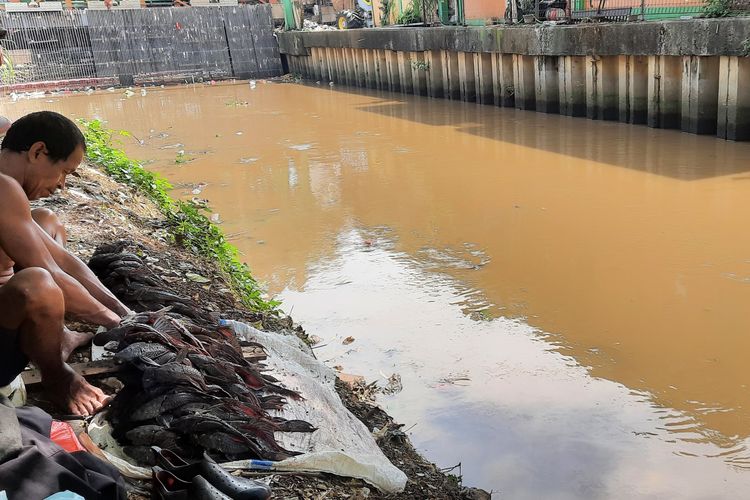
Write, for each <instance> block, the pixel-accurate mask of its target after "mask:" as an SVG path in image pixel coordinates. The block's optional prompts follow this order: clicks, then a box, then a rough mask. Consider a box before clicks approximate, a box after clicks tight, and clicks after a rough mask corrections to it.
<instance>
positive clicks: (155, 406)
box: [129, 391, 206, 422]
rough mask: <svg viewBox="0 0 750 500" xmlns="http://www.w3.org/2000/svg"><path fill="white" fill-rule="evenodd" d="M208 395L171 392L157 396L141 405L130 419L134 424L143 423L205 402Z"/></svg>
mask: <svg viewBox="0 0 750 500" xmlns="http://www.w3.org/2000/svg"><path fill="white" fill-rule="evenodd" d="M205 398H206V395H202V394H196V393H194V392H188V391H181V392H170V393H169V394H162V395H160V396H156V397H154V398H153V399H151V400H150V401H148V402H146V403H144V404H143V405H140V406H139V407H138V408H136V409H135V410H134V411H133V412H132V413H131V414H130V415H129V419H130V420H131V421H133V422H142V421H144V420H150V419H152V418H156V417H158V416H159V415H161V414H162V413H167V412H169V411H171V410H174V409H175V408H179V407H181V406H184V405H186V404H188V403H196V402H200V401H203V400H204V399H205Z"/></svg>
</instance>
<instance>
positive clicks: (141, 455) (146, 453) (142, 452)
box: [122, 446, 156, 466]
mask: <svg viewBox="0 0 750 500" xmlns="http://www.w3.org/2000/svg"><path fill="white" fill-rule="evenodd" d="M122 451H124V452H125V454H126V455H127V456H129V457H130V458H132V459H133V460H135V461H136V462H137V463H139V464H143V465H148V466H154V465H156V457H155V456H154V452H153V451H151V448H149V447H148V446H124V447H123V448H122Z"/></svg>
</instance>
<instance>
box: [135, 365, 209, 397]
mask: <svg viewBox="0 0 750 500" xmlns="http://www.w3.org/2000/svg"><path fill="white" fill-rule="evenodd" d="M141 383H142V384H143V388H144V389H145V390H146V392H155V391H159V392H161V391H163V390H164V387H167V388H169V387H177V386H188V387H193V388H195V389H196V390H198V391H202V392H206V391H207V390H208V388H207V387H206V381H205V380H204V378H203V375H202V374H201V372H199V371H198V370H196V369H195V368H193V367H192V366H188V365H184V364H182V363H178V362H176V361H173V362H171V363H165V364H163V365H160V366H149V367H148V368H146V369H144V370H143V378H142V379H141Z"/></svg>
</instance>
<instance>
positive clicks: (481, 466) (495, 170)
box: [2, 82, 750, 498]
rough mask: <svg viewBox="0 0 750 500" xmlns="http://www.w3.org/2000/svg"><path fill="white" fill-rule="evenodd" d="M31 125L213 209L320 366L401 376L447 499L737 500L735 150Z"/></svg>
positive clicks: (741, 155)
mask: <svg viewBox="0 0 750 500" xmlns="http://www.w3.org/2000/svg"><path fill="white" fill-rule="evenodd" d="M38 109H52V110H56V111H60V112H63V113H65V114H67V115H69V116H74V117H86V118H94V117H97V118H101V119H104V120H106V121H107V122H108V124H109V126H110V127H113V128H117V129H126V130H129V131H131V132H132V134H133V137H123V138H122V139H121V140H122V141H123V145H124V148H125V149H126V150H127V152H128V153H129V154H131V155H132V156H134V157H137V158H142V159H152V160H154V161H153V163H151V164H150V167H149V168H152V169H154V170H157V171H159V172H161V173H162V174H164V175H165V176H166V177H167V178H168V179H169V180H170V181H171V182H172V183H174V184H175V185H177V186H178V188H177V189H176V194H178V195H180V196H184V197H192V196H198V197H201V198H206V199H208V200H210V203H211V205H212V207H213V210H214V212H215V213H217V214H218V217H219V218H220V220H221V221H222V225H223V228H224V231H225V232H226V233H227V234H228V235H230V238H231V240H232V241H233V242H234V243H235V244H236V245H237V246H238V247H239V248H240V250H241V251H242V252H243V254H244V256H245V257H246V258H247V260H248V261H249V263H250V264H251V267H252V269H253V271H254V273H255V274H256V276H258V277H259V279H260V280H262V281H264V282H266V283H267V287H268V289H269V291H270V292H271V293H273V294H275V295H278V297H280V298H281V299H282V300H283V301H284V308H285V310H287V311H290V312H291V313H292V315H293V316H294V317H295V318H296V319H297V320H298V321H300V322H302V323H303V324H304V325H305V326H306V329H307V330H308V332H309V333H311V334H314V335H317V336H319V337H321V338H322V344H323V346H322V347H320V348H319V349H317V353H318V355H319V356H320V357H321V358H323V359H326V360H328V361H330V363H331V364H333V365H340V366H341V367H342V368H343V369H344V371H345V372H348V373H357V374H362V375H365V376H366V377H368V378H369V379H372V380H374V379H379V380H380V382H381V383H382V384H385V377H387V376H390V375H391V374H392V373H398V374H399V375H400V376H401V380H402V383H403V390H402V391H401V392H399V393H397V394H394V395H383V396H381V402H382V403H383V405H384V406H386V407H387V409H388V410H389V411H390V412H391V413H392V414H394V415H395V416H396V417H397V419H398V420H399V421H401V422H403V423H404V424H405V426H406V428H407V429H408V432H409V434H410V436H411V437H412V439H413V441H414V442H415V444H416V446H417V447H418V448H419V449H420V450H422V451H423V452H424V453H425V454H426V456H427V457H428V458H430V459H431V460H433V461H435V462H436V463H438V464H439V465H440V466H443V467H448V466H452V465H455V464H457V463H459V462H460V463H461V464H462V468H461V472H462V473H463V478H464V482H465V483H468V484H472V485H478V486H482V487H484V488H487V489H493V490H495V491H497V492H500V494H501V495H500V496H501V497H505V498H677V497H680V498H738V497H744V496H747V495H748V494H750V493H749V492H750V470H748V469H749V468H750V450H748V449H747V446H748V436H749V435H750V387H749V384H750V369H748V361H747V360H748V357H749V355H748V353H749V352H750V349H749V348H750V313H748V311H749V310H750V309H749V308H748V304H749V303H750V231H748V222H747V217H748V214H750V145H748V144H739V143H732V142H726V141H720V140H716V139H714V138H712V137H699V136H694V135H689V134H682V133H680V132H677V131H662V130H654V129H648V128H646V127H635V126H626V125H621V124H617V123H608V122H596V121H587V120H584V119H572V118H567V117H561V116H553V115H544V114H539V113H533V112H522V111H516V110H512V109H500V108H493V107H486V106H479V105H474V104H464V103H457V102H449V101H442V100H430V99H426V98H419V97H411V96H402V95H396V94H388V93H373V92H355V91H351V90H346V89H343V88H338V87H328V86H318V85H308V86H303V85H296V84H287V85H280V84H266V83H263V82H258V83H257V85H256V86H255V87H254V88H253V87H251V86H250V85H248V84H247V83H243V84H238V85H218V86H196V87H185V88H175V89H158V88H156V89H149V90H148V91H147V92H146V94H145V95H141V93H140V92H139V91H137V90H136V93H135V95H133V96H131V97H128V96H126V95H124V94H123V92H122V91H120V90H118V91H114V92H100V93H94V94H91V95H87V94H77V95H67V96H45V97H43V98H36V99H19V100H16V101H13V100H11V99H5V100H4V101H3V102H2V110H3V113H4V114H7V115H9V116H10V117H12V118H15V117H18V116H20V115H22V114H24V113H26V112H28V111H32V110H38ZM180 152H183V153H182V154H181V153H180ZM348 336H353V337H354V338H355V341H354V342H353V343H352V344H350V345H343V344H342V340H343V339H344V338H345V337H348ZM457 471H458V469H457Z"/></svg>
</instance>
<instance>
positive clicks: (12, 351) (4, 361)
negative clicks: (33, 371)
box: [0, 328, 29, 387]
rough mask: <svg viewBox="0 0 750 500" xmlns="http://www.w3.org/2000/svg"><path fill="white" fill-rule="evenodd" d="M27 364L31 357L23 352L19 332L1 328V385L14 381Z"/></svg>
mask: <svg viewBox="0 0 750 500" xmlns="http://www.w3.org/2000/svg"><path fill="white" fill-rule="evenodd" d="M27 364H29V358H27V357H26V355H25V354H24V353H23V352H21V347H20V345H19V344H18V333H17V332H14V331H13V330H6V329H4V328H0V387H1V386H5V385H8V384H10V383H11V382H13V379H14V378H16V377H17V376H18V374H19V373H21V372H22V371H23V369H24V368H26V365H27Z"/></svg>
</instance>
